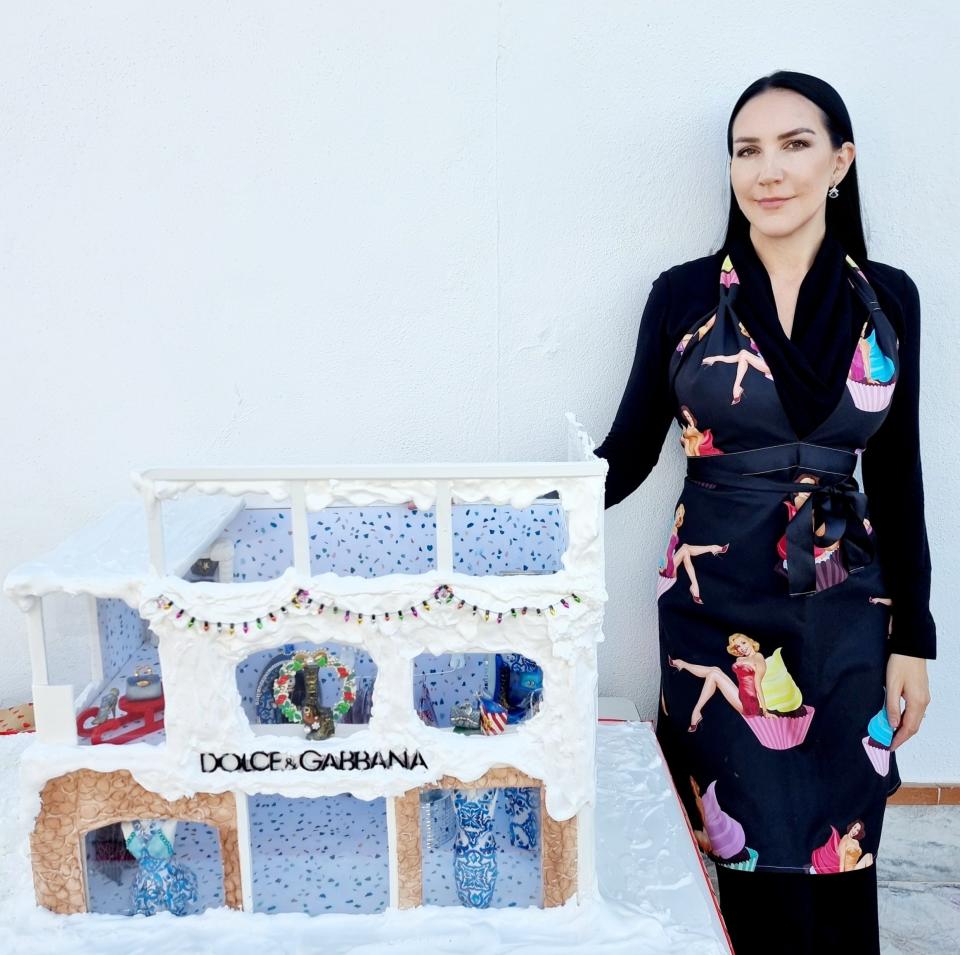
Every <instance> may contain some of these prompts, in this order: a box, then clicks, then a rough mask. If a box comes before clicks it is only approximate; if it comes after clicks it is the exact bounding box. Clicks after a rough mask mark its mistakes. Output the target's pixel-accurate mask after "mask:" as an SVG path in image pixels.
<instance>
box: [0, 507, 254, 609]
mask: <svg viewBox="0 0 960 955" xmlns="http://www.w3.org/2000/svg"><path fill="white" fill-rule="evenodd" d="M242 507H243V503H242V501H233V500H225V499H219V500H217V499H208V498H199V497H194V498H184V499H183V500H180V501H172V502H170V503H169V504H167V505H166V506H165V507H164V512H163V529H164V537H165V539H166V545H167V564H168V566H169V568H170V570H171V573H175V574H180V573H184V572H185V571H186V570H187V569H188V568H189V567H190V565H191V564H192V563H193V562H194V561H195V560H196V559H197V557H199V556H201V555H202V554H204V553H205V552H206V550H207V549H208V548H209V547H210V545H211V544H212V543H213V541H214V540H215V539H216V537H217V535H218V534H219V533H220V531H221V530H222V529H223V527H224V526H225V525H226V524H228V523H229V522H230V521H231V520H232V519H233V517H234V516H235V515H236V514H237V512H238V511H239V510H240V509H241V508H242ZM149 573H150V567H149V558H148V547H147V520H146V515H145V514H144V509H143V504H142V503H140V502H139V501H125V502H123V503H120V504H116V505H114V507H112V508H111V509H110V510H109V511H107V513H106V514H104V515H103V516H102V517H101V518H100V519H99V520H97V521H95V522H94V523H92V524H90V525H88V526H87V527H84V528H82V529H81V530H79V531H78V532H77V533H75V534H73V535H71V536H70V537H69V538H67V539H66V540H65V541H63V543H61V544H59V545H58V546H57V547H55V548H54V549H53V550H52V551H50V552H49V553H47V554H45V555H43V556H42V557H38V558H37V559H36V560H31V561H27V562H26V563H23V564H20V565H19V566H18V567H15V568H14V569H13V570H11V571H10V573H9V574H8V575H7V577H6V580H5V581H4V585H3V589H4V592H5V593H6V594H7V596H8V597H10V598H11V599H12V600H15V601H17V602H18V603H19V604H21V606H22V609H26V607H25V606H23V602H24V601H26V602H29V600H30V599H31V597H34V596H38V597H42V596H44V595H45V594H49V593H54V592H58V591H59V592H63V593H68V594H92V595H93V596H95V597H117V598H119V599H120V600H123V601H125V602H126V603H127V604H129V605H130V606H132V607H136V606H137V605H138V604H139V603H140V589H141V587H142V586H143V583H144V581H145V580H146V578H147V576H148V575H149Z"/></svg>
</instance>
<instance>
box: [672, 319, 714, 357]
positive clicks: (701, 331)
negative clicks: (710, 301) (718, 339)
mask: <svg viewBox="0 0 960 955" xmlns="http://www.w3.org/2000/svg"><path fill="white" fill-rule="evenodd" d="M716 320H717V315H716V313H714V314H713V315H711V316H710V317H709V318H708V319H707V320H706V321H705V322H704V323H703V324H702V325H701V326H700V327H699V328H698V329H696V331H693V332H687V334H686V335H684V336H683V338H681V339H680V341H679V342H678V343H677V351H678V352H679V353H680V354H681V355H682V354H683V352H684V349H685V348H686V347H687V345H689V344H690V341H691V339H693V337H694V336H696V339H697V341H698V342H701V341H703V336H704V335H706V334H707V332H709V331H710V329H711V328H713V325H714V322H716Z"/></svg>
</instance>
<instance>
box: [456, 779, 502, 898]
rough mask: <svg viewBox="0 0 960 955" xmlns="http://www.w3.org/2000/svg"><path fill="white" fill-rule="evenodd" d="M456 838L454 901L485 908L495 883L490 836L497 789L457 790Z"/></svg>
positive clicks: (494, 854)
mask: <svg viewBox="0 0 960 955" xmlns="http://www.w3.org/2000/svg"><path fill="white" fill-rule="evenodd" d="M453 804H454V809H455V810H456V813H457V837H456V840H455V841H454V844H453V875H454V881H455V882H456V886H457V898H458V899H459V900H460V903H461V905H465V906H468V907H469V908H475V909H485V908H488V907H489V905H490V902H491V901H492V900H493V890H494V888H495V887H496V884H497V843H496V839H495V838H494V835H493V813H494V810H495V808H496V805H497V790H496V789H473V790H470V789H457V790H455V791H454V795H453Z"/></svg>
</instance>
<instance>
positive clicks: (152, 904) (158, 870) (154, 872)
mask: <svg viewBox="0 0 960 955" xmlns="http://www.w3.org/2000/svg"><path fill="white" fill-rule="evenodd" d="M132 825H133V831H132V832H131V833H130V834H129V835H128V836H127V842H126V844H127V850H128V851H129V852H130V854H131V855H132V856H133V857H134V858H135V859H136V860H137V862H138V863H139V868H138V869H137V875H136V878H135V879H134V882H133V912H134V915H156V914H157V912H163V911H169V912H172V913H173V914H174V915H186V914H188V911H189V908H188V906H189V903H191V902H194V903H195V902H196V901H197V899H198V895H197V876H196V874H195V873H194V872H193V870H192V869H189V868H187V866H184V865H180V864H179V863H178V862H174V861H173V845H172V844H171V842H170V840H169V839H168V838H167V836H166V835H165V833H164V832H163V830H162V829H161V828H160V822H159V821H158V820H156V819H135V820H133V823H132Z"/></svg>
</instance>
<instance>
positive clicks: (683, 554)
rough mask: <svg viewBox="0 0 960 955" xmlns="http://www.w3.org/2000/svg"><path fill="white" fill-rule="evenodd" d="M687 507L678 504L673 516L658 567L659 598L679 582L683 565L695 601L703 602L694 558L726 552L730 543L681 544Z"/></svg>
mask: <svg viewBox="0 0 960 955" xmlns="http://www.w3.org/2000/svg"><path fill="white" fill-rule="evenodd" d="M685 513H686V508H685V507H684V506H683V504H682V503H681V504H678V505H677V510H676V513H675V514H674V516H673V530H672V531H671V533H670V540H669V541H668V542H667V551H666V553H665V554H664V555H663V557H661V558H660V564H659V566H658V568H657V573H658V575H659V576H658V578H657V598H658V599H659V598H660V596H661V595H662V594H665V593H666V592H667V591H668V590H669V589H670V588H671V587H672V586H673V585H674V584H675V583H676V582H677V570H678V569H679V568H680V567H681V566H682V567H683V568H684V569H685V570H686V572H687V577H689V578H690V596H691V597H693V602H694V603H698V604H702V603H703V600H702V599H701V597H700V582H699V581H698V580H697V572H696V571H695V570H694V569H693V558H694V557H699V556H700V555H701V554H714V555H717V554H725V553H726V552H727V551H728V550H729V549H730V545H729V544H723V545H720V544H681V543H680V528H681V527H682V526H683V518H684V514H685Z"/></svg>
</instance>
